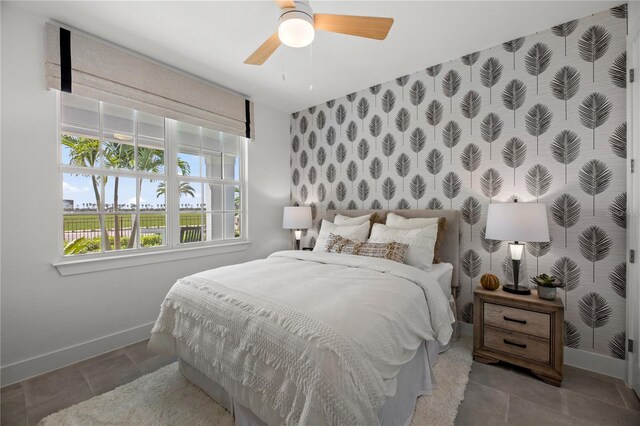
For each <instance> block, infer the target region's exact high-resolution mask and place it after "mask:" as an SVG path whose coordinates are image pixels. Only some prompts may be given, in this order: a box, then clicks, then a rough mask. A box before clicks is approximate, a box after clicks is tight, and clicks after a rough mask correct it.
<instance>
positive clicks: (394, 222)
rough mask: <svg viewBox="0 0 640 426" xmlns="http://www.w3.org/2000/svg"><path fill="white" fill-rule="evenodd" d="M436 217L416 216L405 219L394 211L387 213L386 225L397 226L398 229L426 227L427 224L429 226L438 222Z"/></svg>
mask: <svg viewBox="0 0 640 426" xmlns="http://www.w3.org/2000/svg"><path fill="white" fill-rule="evenodd" d="M438 219H439V218H437V217H429V218H426V217H417V218H414V219H407V218H406V217H402V216H399V215H397V214H395V213H389V214H387V222H386V224H387V226H388V227H390V228H399V229H418V228H426V227H427V226H431V225H433V224H436V225H437V224H438Z"/></svg>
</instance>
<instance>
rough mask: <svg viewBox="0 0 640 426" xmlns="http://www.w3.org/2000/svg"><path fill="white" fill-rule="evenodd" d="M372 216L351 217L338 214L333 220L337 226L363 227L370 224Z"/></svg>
mask: <svg viewBox="0 0 640 426" xmlns="http://www.w3.org/2000/svg"><path fill="white" fill-rule="evenodd" d="M370 217H371V215H370V214H365V215H364V216H358V217H349V216H345V215H343V214H340V213H338V214H337V215H336V217H335V218H334V219H333V223H335V224H336V225H362V224H363V223H369V218H370Z"/></svg>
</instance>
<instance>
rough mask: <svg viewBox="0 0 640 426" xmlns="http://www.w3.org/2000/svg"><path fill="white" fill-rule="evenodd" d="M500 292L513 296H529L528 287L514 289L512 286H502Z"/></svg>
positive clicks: (529, 290)
mask: <svg viewBox="0 0 640 426" xmlns="http://www.w3.org/2000/svg"><path fill="white" fill-rule="evenodd" d="M502 290H504V291H506V292H507V293H513V294H531V289H529V288H528V287H520V286H518V287H516V286H515V285H513V284H505V285H503V286H502Z"/></svg>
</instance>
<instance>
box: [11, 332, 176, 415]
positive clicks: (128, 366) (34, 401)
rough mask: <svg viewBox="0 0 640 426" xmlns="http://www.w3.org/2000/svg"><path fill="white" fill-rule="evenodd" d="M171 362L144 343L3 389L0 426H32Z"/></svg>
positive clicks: (171, 359) (168, 358)
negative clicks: (154, 352) (151, 350)
mask: <svg viewBox="0 0 640 426" xmlns="http://www.w3.org/2000/svg"><path fill="white" fill-rule="evenodd" d="M173 361H175V359H173V358H171V357H166V356H161V355H155V354H153V353H151V352H148V351H147V341H146V340H145V341H143V342H139V343H136V344H133V345H130V346H127V347H125V348H122V349H118V350H115V351H113V352H109V353H106V354H103V355H100V356H97V357H95V358H91V359H88V360H86V361H82V362H79V363H77V364H73V365H70V366H68V367H64V368H61V369H59V370H55V371H52V372H50V373H46V374H43V375H41V376H37V377H34V378H32V379H29V380H25V381H23V382H20V383H16V384H14V385H11V386H7V387H4V388H2V391H1V395H0V401H1V405H2V406H1V408H0V424H1V425H2V426H5V425H6V426H26V425H29V426H35V425H36V424H37V423H38V422H39V421H40V420H41V419H42V418H43V417H46V416H48V415H49V414H51V413H55V412H56V411H59V410H62V409H63V408H66V407H69V406H71V405H74V404H77V403H79V402H82V401H84V400H86V399H89V398H91V397H93V396H96V395H100V394H101V393H104V392H107V391H110V390H111V389H114V388H116V387H118V386H120V385H123V384H125V383H128V382H130V381H132V380H134V379H136V378H138V377H140V376H142V375H144V374H147V373H151V372H153V371H155V370H157V369H158V368H160V367H162V366H164V365H166V364H169V363H170V362H173ZM87 426H90V425H87Z"/></svg>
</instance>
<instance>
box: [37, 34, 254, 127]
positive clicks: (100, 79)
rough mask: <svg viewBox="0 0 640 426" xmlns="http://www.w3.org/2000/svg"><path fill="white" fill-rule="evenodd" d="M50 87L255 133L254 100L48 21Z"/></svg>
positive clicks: (179, 118)
mask: <svg viewBox="0 0 640 426" xmlns="http://www.w3.org/2000/svg"><path fill="white" fill-rule="evenodd" d="M45 50H46V53H45V55H46V59H45V74H46V78H47V85H48V87H49V88H52V89H57V90H62V91H65V92H70V93H74V94H77V95H80V96H86V97H89V98H93V99H97V100H101V101H105V102H110V103H114V104H117V105H122V106H125V107H128V108H133V109H137V110H140V111H145V112H148V113H150V114H155V115H161V116H164V117H167V118H172V119H175V120H180V121H184V122H188V123H191V124H194V125H198V126H204V127H209V128H213V129H215V130H220V131H223V132H226V133H230V134H233V135H237V136H243V137H246V138H249V139H253V138H254V137H255V129H254V124H253V121H254V120H253V102H251V101H249V100H247V99H245V98H244V97H242V96H240V95H237V94H235V93H232V92H229V91H226V90H224V89H221V88H219V87H217V86H215V85H213V84H210V83H207V82H205V81H203V80H200V79H198V78H195V77H193V76H189V75H187V74H185V73H182V72H180V71H177V70H175V69H172V68H169V67H167V66H164V65H162V64H160V63H158V62H155V61H152V60H150V59H148V58H146V57H143V56H141V55H138V54H136V53H134V52H131V51H129V50H126V49H123V48H120V47H118V46H115V45H112V44H110V43H107V42H105V41H102V40H99V39H97V38H95V37H92V36H90V35H88V34H85V33H82V32H79V31H76V30H73V29H71V30H69V29H66V28H62V27H60V26H59V25H56V24H52V23H47V25H46V49H45Z"/></svg>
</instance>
